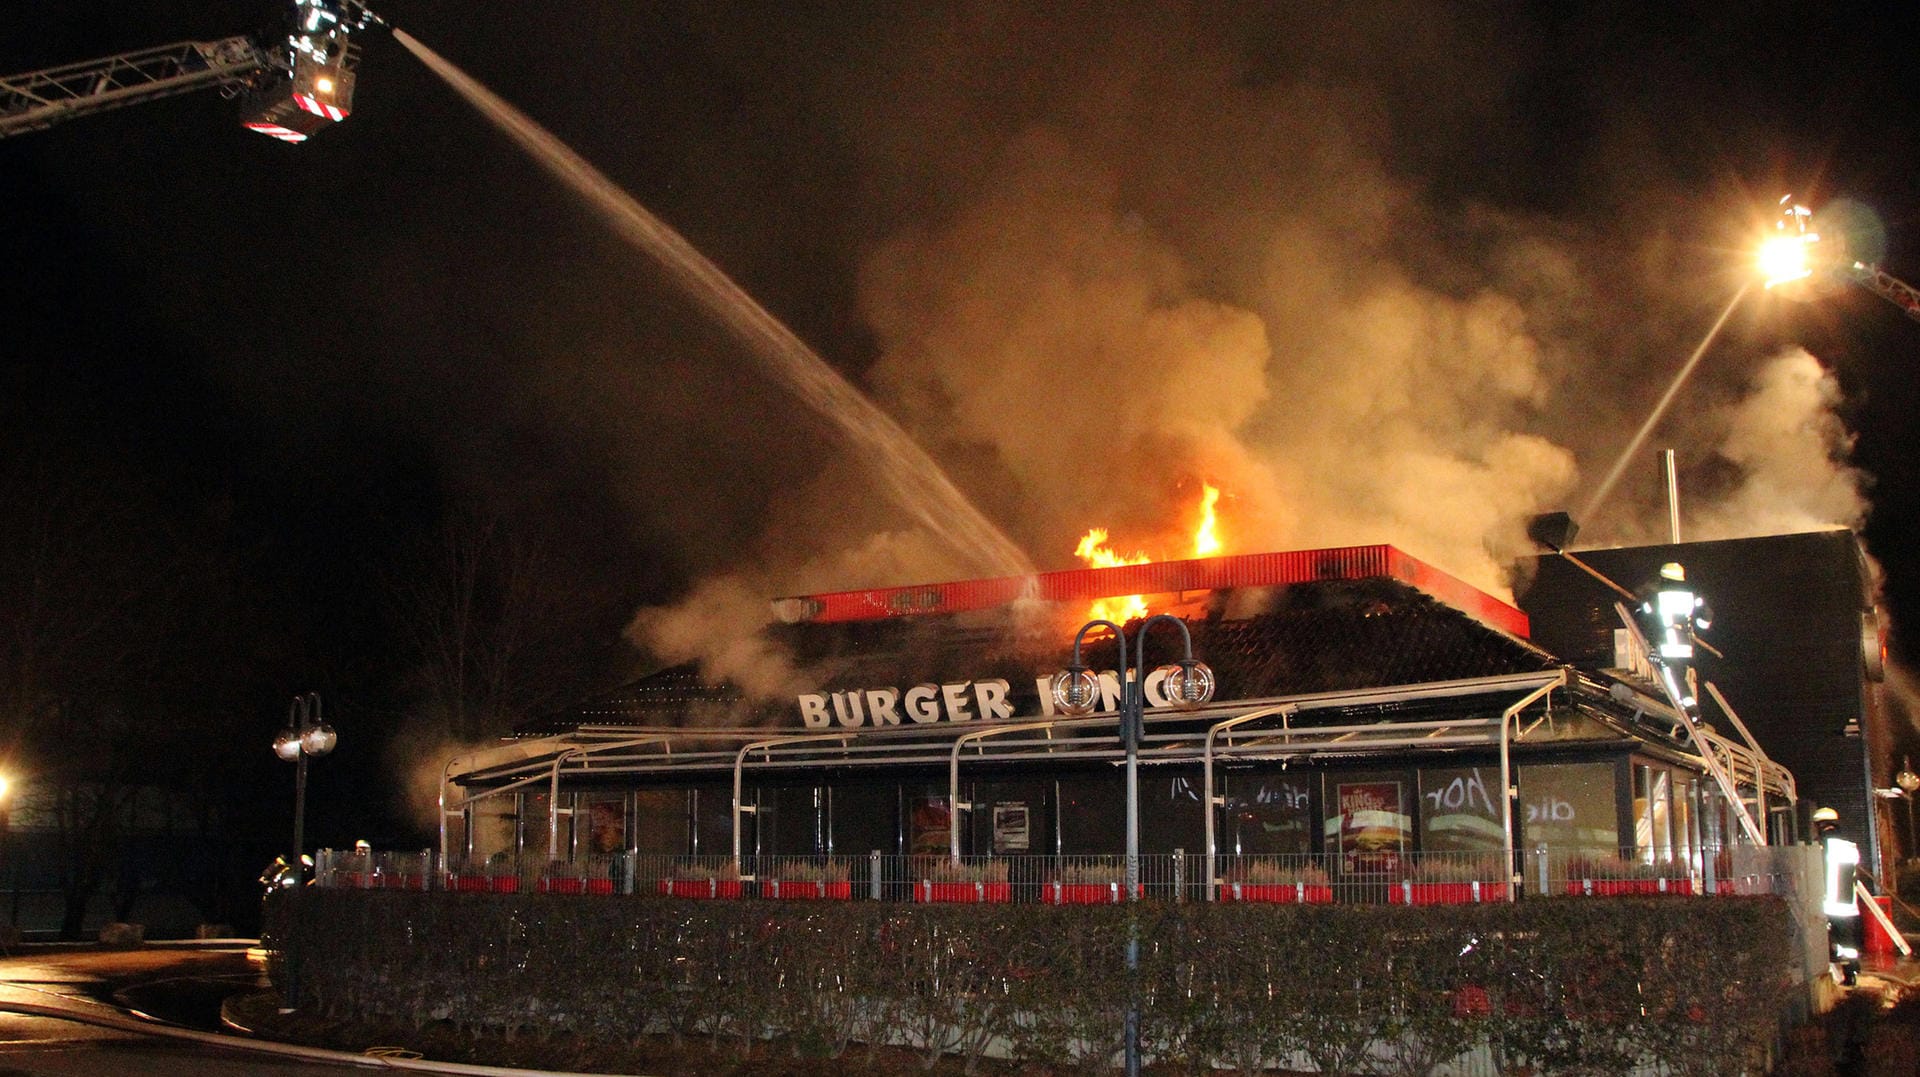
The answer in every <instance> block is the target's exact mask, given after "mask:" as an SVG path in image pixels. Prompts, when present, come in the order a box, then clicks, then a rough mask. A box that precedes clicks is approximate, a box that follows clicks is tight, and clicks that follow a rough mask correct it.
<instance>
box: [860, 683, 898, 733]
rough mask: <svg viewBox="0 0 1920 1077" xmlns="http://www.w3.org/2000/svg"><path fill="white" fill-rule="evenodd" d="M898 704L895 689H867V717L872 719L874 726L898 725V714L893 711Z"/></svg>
mask: <svg viewBox="0 0 1920 1077" xmlns="http://www.w3.org/2000/svg"><path fill="white" fill-rule="evenodd" d="M899 703H900V690H899V689H897V688H869V689H867V716H868V717H869V718H872V719H873V724H874V725H877V726H881V725H899V724H900V712H899V711H897V710H895V709H894V707H895V706H897V705H898V704H899Z"/></svg>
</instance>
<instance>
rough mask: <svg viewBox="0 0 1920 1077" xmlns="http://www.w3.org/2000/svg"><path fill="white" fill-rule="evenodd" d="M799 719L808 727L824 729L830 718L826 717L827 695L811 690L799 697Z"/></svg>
mask: <svg viewBox="0 0 1920 1077" xmlns="http://www.w3.org/2000/svg"><path fill="white" fill-rule="evenodd" d="M800 720H801V721H803V722H805V723H807V728H808V729H825V728H827V725H828V723H830V722H831V721H832V719H830V718H828V717H827V697H826V696H822V695H815V694H813V693H811V692H809V693H807V694H806V695H803V696H801V697H800Z"/></svg>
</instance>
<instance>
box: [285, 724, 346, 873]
mask: <svg viewBox="0 0 1920 1077" xmlns="http://www.w3.org/2000/svg"><path fill="white" fill-rule="evenodd" d="M339 740H340V735H339V734H337V733H335V732H334V731H333V727H332V726H330V725H328V724H327V723H326V721H325V720H324V719H323V718H322V717H321V714H320V693H318V692H308V693H307V694H306V695H303V696H295V697H294V700H293V703H292V705H291V706H289V707H288V708H287V728H285V729H283V730H281V731H280V735H279V736H277V737H275V738H273V754H275V755H277V756H279V757H280V758H282V759H284V760H286V761H287V762H289V763H292V764H293V765H294V772H293V775H294V776H293V859H292V860H290V861H288V862H287V870H288V871H289V872H290V873H291V879H290V882H291V884H292V885H294V886H298V885H299V884H300V883H301V882H302V881H303V880H302V879H301V874H302V868H301V861H300V856H301V853H302V852H303V851H304V850H305V848H306V824H307V757H308V756H322V755H325V754H327V753H328V752H331V751H333V746H334V745H335V744H337V743H339Z"/></svg>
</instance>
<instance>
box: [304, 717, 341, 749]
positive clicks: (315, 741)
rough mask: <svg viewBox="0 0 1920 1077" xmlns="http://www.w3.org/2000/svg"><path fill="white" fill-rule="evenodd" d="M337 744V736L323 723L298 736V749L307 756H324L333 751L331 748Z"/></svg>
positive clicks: (338, 738)
mask: <svg viewBox="0 0 1920 1077" xmlns="http://www.w3.org/2000/svg"><path fill="white" fill-rule="evenodd" d="M339 742H340V736H339V734H337V733H335V732H334V731H333V727H332V726H330V725H328V724H326V723H325V722H321V723H320V724H319V725H316V726H313V727H311V728H309V729H308V730H307V731H306V732H304V733H302V734H300V749H301V750H302V751H304V752H306V753H307V754H308V755H325V754H327V753H328V752H331V751H333V746H334V745H335V744H338V743H339Z"/></svg>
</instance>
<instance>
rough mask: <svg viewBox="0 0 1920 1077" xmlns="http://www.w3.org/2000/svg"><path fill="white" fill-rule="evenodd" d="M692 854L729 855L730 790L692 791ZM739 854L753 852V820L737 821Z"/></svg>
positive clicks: (716, 787) (714, 787) (745, 817)
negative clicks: (738, 827) (738, 823)
mask: <svg viewBox="0 0 1920 1077" xmlns="http://www.w3.org/2000/svg"><path fill="white" fill-rule="evenodd" d="M693 803H694V812H693V822H694V827H693V840H694V848H693V851H694V852H695V853H698V854H699V855H701V856H729V855H731V854H732V853H733V787H732V786H730V785H703V786H700V787H698V788H696V789H694V790H693ZM740 826H741V828H742V829H741V833H740V851H741V852H745V853H751V852H753V837H754V835H753V816H751V815H743V816H741V818H740Z"/></svg>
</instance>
